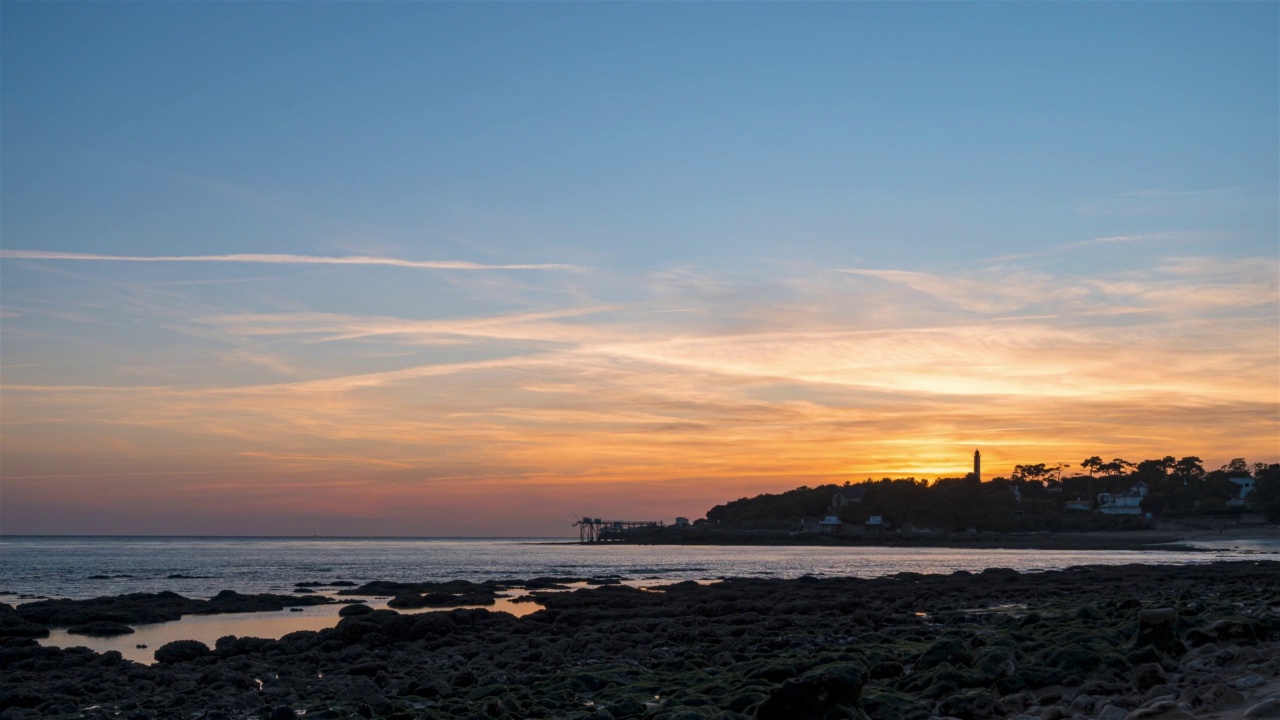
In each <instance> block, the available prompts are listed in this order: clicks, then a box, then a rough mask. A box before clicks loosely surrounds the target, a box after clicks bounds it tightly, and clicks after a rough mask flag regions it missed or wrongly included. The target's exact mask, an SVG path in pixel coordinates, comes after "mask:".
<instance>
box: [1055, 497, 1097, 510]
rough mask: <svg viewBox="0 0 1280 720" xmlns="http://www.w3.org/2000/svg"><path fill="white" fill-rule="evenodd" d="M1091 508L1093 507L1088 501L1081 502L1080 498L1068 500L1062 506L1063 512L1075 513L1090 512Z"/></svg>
mask: <svg viewBox="0 0 1280 720" xmlns="http://www.w3.org/2000/svg"><path fill="white" fill-rule="evenodd" d="M1091 508H1092V506H1091V505H1090V504H1089V501H1088V500H1081V499H1080V498H1076V499H1075V500H1068V501H1067V502H1065V503H1063V504H1062V509H1063V510H1072V511H1075V512H1089V510H1090V509H1091Z"/></svg>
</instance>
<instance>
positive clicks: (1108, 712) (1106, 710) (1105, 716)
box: [1098, 703, 1129, 720]
mask: <svg viewBox="0 0 1280 720" xmlns="http://www.w3.org/2000/svg"><path fill="white" fill-rule="evenodd" d="M1128 715H1129V711H1128V710H1125V709H1124V708H1122V707H1116V706H1115V705H1111V704H1110V703H1108V704H1107V705H1104V706H1103V708H1102V710H1099V711H1098V720H1124V719H1125V718H1126V717H1127V716H1128Z"/></svg>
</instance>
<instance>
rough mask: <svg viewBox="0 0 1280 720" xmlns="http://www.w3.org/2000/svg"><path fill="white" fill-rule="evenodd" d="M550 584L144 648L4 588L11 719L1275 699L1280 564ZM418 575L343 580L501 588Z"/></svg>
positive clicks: (437, 595)
mask: <svg viewBox="0 0 1280 720" xmlns="http://www.w3.org/2000/svg"><path fill="white" fill-rule="evenodd" d="M545 582H546V583H547V585H554V584H555V581H554V580H547V581H545ZM538 584H539V583H538V582H531V583H526V587H527V586H528V585H533V586H534V587H532V588H529V589H531V590H532V594H531V597H532V598H534V599H536V601H537V602H539V603H541V604H542V605H543V606H544V608H545V609H543V610H541V611H539V612H535V613H533V614H531V615H528V616H526V617H523V618H515V617H512V616H511V615H508V614H505V613H495V612H489V611H487V610H483V609H480V610H476V609H471V610H457V609H455V610H447V611H435V612H426V613H420V614H402V613H399V612H396V611H394V610H373V609H371V608H368V606H366V605H362V604H352V605H349V606H347V607H345V608H344V610H343V613H342V614H343V615H344V617H343V618H342V619H341V620H340V621H339V622H338V624H337V626H336V627H333V628H330V629H326V630H322V631H319V632H297V633H293V634H290V635H286V636H285V637H283V638H281V639H280V640H263V639H258V638H247V637H242V638H237V637H224V638H222V639H220V640H218V642H217V643H216V645H215V646H214V647H212V648H210V647H207V646H205V645H203V644H201V643H197V642H194V641H180V642H175V643H170V644H169V645H166V646H164V647H162V648H160V649H159V650H158V651H157V653H156V659H157V663H156V664H155V665H151V666H147V665H141V664H137V663H133V662H129V661H126V660H124V659H123V658H121V657H120V655H119V654H118V653H113V652H108V653H102V654H99V653H95V652H93V651H90V650H87V649H85V648H66V649H58V648H46V647H41V646H39V645H38V644H37V643H36V641H35V640H34V639H32V636H33V635H35V634H38V632H39V631H40V630H41V629H47V628H48V627H51V626H60V627H65V626H66V625H67V624H68V623H69V622H70V621H71V620H79V621H85V618H87V617H98V616H100V615H101V613H100V612H99V613H98V615H97V616H95V615H94V612H97V611H100V610H101V609H102V607H104V606H109V605H110V604H111V603H105V602H104V601H102V600H96V601H53V602H52V603H47V604H44V605H37V604H35V603H28V604H27V605H22V606H18V607H17V608H12V607H10V606H7V605H4V606H0V636H3V637H0V718H4V719H8V718H27V717H91V718H99V717H100V718H170V717H172V718H179V717H181V718H187V719H191V718H197V719H201V718H203V719H209V720H212V719H213V718H264V719H269V720H289V719H290V718H295V717H298V716H305V717H306V718H307V719H308V720H310V719H311V718H342V717H351V718H375V717H379V718H380V717H386V718H395V719H397V720H409V719H410V718H475V719H476V720H480V719H483V718H488V719H501V718H508V719H510V720H519V719H523V718H590V719H592V720H609V719H615V720H617V719H621V718H653V719H655V720H656V719H658V718H664V719H670V720H675V719H677V718H680V719H685V718H688V719H694V718H743V719H745V718H759V719H760V720H771V719H778V720H802V719H804V718H872V719H874V720H892V719H896V718H904V719H907V720H927V719H928V718H932V717H940V718H943V717H954V718H959V719H961V720H986V719H987V718H1028V719H1030V718H1039V719H1041V720H1064V719H1066V718H1100V719H1101V720H1126V718H1127V719H1128V720H1157V719H1168V720H1186V719H1187V718H1201V719H1203V720H1210V719H1211V718H1223V719H1224V720H1225V719H1227V718H1248V719H1249V720H1255V719H1259V718H1268V717H1280V563H1276V562H1233V563H1215V564H1209V565H1188V566H1150V565H1127V566H1111V567H1089V568H1073V569H1070V570H1064V571H1056V572H1038V573H1017V572H1014V571H1012V570H988V571H985V572H982V573H980V574H971V573H965V572H959V573H954V574H951V575H918V574H910V573H900V574H898V575H894V576H890V577H885V578H877V579H871V580H860V579H847V578H836V579H818V578H811V577H805V578H800V579H796V580H760V579H737V578H735V579H727V580H723V581H720V582H716V583H712V584H708V585H700V584H697V583H692V582H686V583H680V584H676V585H667V586H663V587H661V588H652V589H640V588H635V587H630V586H627V585H621V584H614V583H608V582H603V581H601V584H600V585H599V586H598V587H593V588H590V589H583V590H576V591H571V592H564V591H560V592H551V591H550V590H552V589H555V588H545V589H538V588H537V587H536V586H537V585H538ZM406 585H407V586H399V587H390V586H388V585H387V584H381V585H377V586H376V587H375V586H370V587H364V588H345V589H344V590H343V591H342V592H344V593H347V594H349V595H352V596H356V595H358V594H359V593H361V592H368V591H374V590H377V591H379V592H382V593H384V594H390V595H394V596H396V597H399V598H403V599H404V602H407V603H410V604H411V605H412V604H413V603H414V602H420V603H424V604H426V605H431V604H433V603H439V602H444V596H445V595H450V596H456V597H460V596H467V597H469V598H471V599H476V598H480V597H482V596H484V595H486V594H490V595H492V594H494V593H496V592H498V591H499V587H498V586H500V585H502V584H501V583H492V584H472V583H449V584H430V583H426V584H406ZM441 585H447V587H441ZM486 585H487V587H486ZM159 595H172V594H171V593H169V594H165V593H161V594H159ZM125 597H131V599H130V600H129V601H128V602H125V603H123V604H124V605H135V606H147V605H151V604H155V605H157V606H158V605H159V604H162V603H168V604H169V606H170V611H171V610H172V607H171V606H172V605H174V604H175V603H176V601H174V600H173V598H171V597H163V598H155V599H151V600H148V599H146V598H139V597H137V596H125ZM242 597H249V596H242ZM274 597H285V596H274ZM310 597H311V596H308V595H305V594H304V595H302V596H301V597H287V599H288V600H289V601H290V602H293V603H296V602H298V601H304V600H306V599H308V598H310ZM415 598H416V600H415ZM312 599H313V601H323V602H328V601H329V600H327V599H323V598H319V597H315V598H312ZM352 599H355V598H354V597H352ZM117 600H118V599H117ZM183 600H186V599H183ZM186 602H189V603H208V602H213V601H192V600H187V601H186ZM224 602H225V601H224ZM262 602H268V601H262ZM94 603H97V605H96V606H95V605H93V604H94ZM31 605H35V606H36V610H37V611H38V612H34V613H33V611H32V609H30V608H29V606H31ZM202 607H206V608H207V606H202ZM406 607H407V606H406ZM93 608H96V610H94V612H90V610H91V609H93ZM95 621H102V622H107V621H109V620H107V619H105V618H100V619H99V620H89V621H87V622H95ZM110 621H112V622H122V621H121V620H110Z"/></svg>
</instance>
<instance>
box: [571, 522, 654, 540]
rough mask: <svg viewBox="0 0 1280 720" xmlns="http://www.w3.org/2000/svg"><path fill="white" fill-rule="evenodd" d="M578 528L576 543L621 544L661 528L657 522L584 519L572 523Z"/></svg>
mask: <svg viewBox="0 0 1280 720" xmlns="http://www.w3.org/2000/svg"><path fill="white" fill-rule="evenodd" d="M574 525H576V526H577V527H578V542H582V543H596V542H623V541H624V540H628V539H630V538H632V537H634V536H636V535H641V534H644V533H648V532H653V531H654V530H658V529H659V528H661V527H662V526H663V525H662V522H660V521H657V520H601V519H600V518H589V517H584V518H582V519H581V520H579V521H578V522H576V523H574Z"/></svg>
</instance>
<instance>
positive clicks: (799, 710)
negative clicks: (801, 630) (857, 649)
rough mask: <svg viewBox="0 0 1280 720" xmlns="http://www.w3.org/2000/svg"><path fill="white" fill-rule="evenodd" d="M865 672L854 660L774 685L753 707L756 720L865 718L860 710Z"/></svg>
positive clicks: (822, 667)
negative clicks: (766, 696) (761, 700)
mask: <svg viewBox="0 0 1280 720" xmlns="http://www.w3.org/2000/svg"><path fill="white" fill-rule="evenodd" d="M865 682H866V676H865V671H864V669H863V667H862V666H861V665H858V664H856V663H835V664H831V665H824V666H821V667H818V668H815V669H813V670H810V671H809V672H806V673H804V674H803V675H801V676H800V677H796V678H792V679H790V680H787V681H786V682H784V683H782V684H781V685H779V686H778V687H776V688H774V689H773V691H772V692H770V693H769V697H768V698H767V699H765V701H764V702H763V703H761V704H760V706H759V707H758V708H756V713H755V718H756V720H795V719H796V718H810V719H811V720H834V719H835V718H857V717H860V716H862V717H865V716H864V715H863V714H862V710H861V704H862V703H861V698H862V686H863V685H864V684H865Z"/></svg>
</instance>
